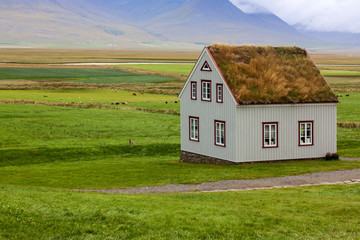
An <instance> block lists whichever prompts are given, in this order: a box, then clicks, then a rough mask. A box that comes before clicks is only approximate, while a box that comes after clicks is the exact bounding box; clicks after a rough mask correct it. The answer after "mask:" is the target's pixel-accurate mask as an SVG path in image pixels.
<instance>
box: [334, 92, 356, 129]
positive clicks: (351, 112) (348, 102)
mask: <svg viewBox="0 0 360 240" xmlns="http://www.w3.org/2000/svg"><path fill="white" fill-rule="evenodd" d="M338 94H341V95H343V97H340V98H339V100H340V103H339V104H338V115H337V120H338V121H356V122H360V92H346V93H338ZM346 95H349V96H348V97H347V96H346Z"/></svg>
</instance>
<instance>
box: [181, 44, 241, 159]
mask: <svg viewBox="0 0 360 240" xmlns="http://www.w3.org/2000/svg"><path fill="white" fill-rule="evenodd" d="M205 61H207V62H208V64H209V66H210V68H211V69H212V71H211V72H207V71H201V67H202V66H203V64H204V62H205ZM201 80H211V102H207V101H202V100H201V94H202V93H201ZM192 81H196V82H197V100H191V98H190V93H191V84H187V85H185V87H184V89H183V90H182V93H181V96H180V97H181V110H180V112H181V150H184V151H188V152H194V153H197V154H202V155H206V156H212V157H216V158H221V159H224V160H229V161H234V159H235V158H236V154H235V152H236V150H235V149H236V137H235V130H234V129H235V127H236V124H235V117H236V104H235V102H234V99H233V97H232V95H231V93H230V92H229V89H227V87H226V84H225V83H224V82H223V80H222V78H221V76H220V74H219V72H218V71H217V69H216V67H215V65H214V63H213V61H212V59H211V57H210V56H209V55H208V53H207V51H206V50H204V52H203V54H202V56H201V57H200V59H199V61H198V63H197V65H196V66H195V68H194V70H193V74H192V75H191V77H190V79H188V82H192ZM219 83H221V84H223V88H224V89H223V103H218V102H216V84H219ZM189 116H196V117H199V135H200V141H199V142H194V141H190V140H189V136H188V135H189ZM215 120H219V121H225V122H226V133H225V137H226V147H221V146H215V136H214V121H215Z"/></svg>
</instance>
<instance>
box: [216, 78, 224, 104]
mask: <svg viewBox="0 0 360 240" xmlns="http://www.w3.org/2000/svg"><path fill="white" fill-rule="evenodd" d="M216 102H218V103H222V102H223V85H222V84H221V83H217V84H216Z"/></svg>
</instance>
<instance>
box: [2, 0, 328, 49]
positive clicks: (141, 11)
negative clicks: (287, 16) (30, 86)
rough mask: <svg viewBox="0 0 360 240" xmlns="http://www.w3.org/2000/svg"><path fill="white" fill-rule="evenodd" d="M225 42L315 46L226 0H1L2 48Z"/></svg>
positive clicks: (174, 45) (271, 19) (182, 45)
mask: <svg viewBox="0 0 360 240" xmlns="http://www.w3.org/2000/svg"><path fill="white" fill-rule="evenodd" d="M215 42H223V43H229V44H244V43H247V44H261V45H294V44H296V45H299V46H304V47H316V46H319V45H321V44H322V43H321V42H320V41H319V40H314V39H311V38H310V37H308V36H306V35H304V34H302V33H300V32H298V31H297V30H295V29H294V28H293V27H291V26H289V25H288V24H287V23H285V22H284V21H282V20H281V19H280V18H278V17H277V16H276V15H274V14H271V13H256V14H247V13H244V12H243V11H241V10H240V9H238V8H237V7H235V6H234V5H233V4H232V3H231V2H230V1H228V0H146V1H143V0H76V1H74V0H1V1H0V46H1V45H2V46H53V47H59V46H60V47H61V46H77V47H107V46H113V47H119V48H138V47H158V48H166V47H167V48H201V47H202V46H203V45H206V44H212V43H215Z"/></svg>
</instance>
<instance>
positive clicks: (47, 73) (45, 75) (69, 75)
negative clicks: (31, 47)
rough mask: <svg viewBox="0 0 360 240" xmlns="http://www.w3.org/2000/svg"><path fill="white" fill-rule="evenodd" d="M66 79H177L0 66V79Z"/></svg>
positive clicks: (91, 81)
mask: <svg viewBox="0 0 360 240" xmlns="http://www.w3.org/2000/svg"><path fill="white" fill-rule="evenodd" d="M12 79H13V80H15V79H16V80H19V79H20V80H67V81H72V82H82V83H107V84H109V83H155V82H168V81H173V80H177V79H173V78H168V77H160V76H153V75H145V74H136V73H130V72H124V71H120V70H116V69H92V68H0V80H12Z"/></svg>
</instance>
